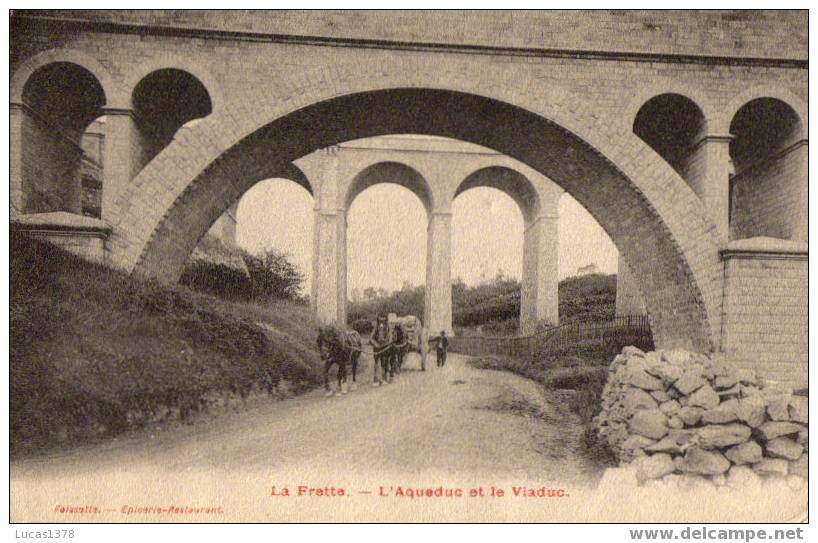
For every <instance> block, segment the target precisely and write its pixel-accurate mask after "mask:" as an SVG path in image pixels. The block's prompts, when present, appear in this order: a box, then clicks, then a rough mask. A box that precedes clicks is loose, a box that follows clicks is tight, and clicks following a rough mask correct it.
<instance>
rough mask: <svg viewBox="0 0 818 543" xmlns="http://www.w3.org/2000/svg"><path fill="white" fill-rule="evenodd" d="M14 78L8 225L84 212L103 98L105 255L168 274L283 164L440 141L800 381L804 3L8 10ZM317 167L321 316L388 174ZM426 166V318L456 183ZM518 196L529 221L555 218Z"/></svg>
mask: <svg viewBox="0 0 818 543" xmlns="http://www.w3.org/2000/svg"><path fill="white" fill-rule="evenodd" d="M11 74H12V75H11V88H10V113H11V133H10V137H11V146H10V147H11V156H10V164H11V168H10V171H11V180H10V181H11V213H12V220H15V218H16V220H23V219H22V218H21V217H23V218H24V217H25V216H26V215H31V214H37V213H42V212H55V211H62V212H69V213H70V212H76V211H77V210H78V209H79V208H78V204H77V201H78V198H77V195H76V193H77V190H76V182H75V179H76V171H77V169H78V164H79V162H80V158H81V155H82V153H81V151H80V148H79V146H78V141H79V139H80V138H81V136H82V133H83V132H84V131H85V130H86V128H87V127H88V126H89V124H90V123H92V121H94V120H95V119H97V118H99V117H101V116H105V119H106V123H105V124H106V128H105V130H106V134H105V138H106V149H105V156H104V159H103V170H104V182H103V189H102V205H101V213H102V217H101V221H102V222H101V224H102V227H104V228H107V229H109V230H110V235H109V236H108V237H107V239H106V240H105V260H106V261H107V262H108V263H109V264H110V265H112V266H116V267H119V268H122V269H124V270H127V271H130V272H133V273H138V274H144V275H148V276H153V277H157V278H159V279H161V280H163V281H167V282H174V281H175V280H176V279H177V277H178V275H179V273H180V270H181V267H182V265H183V263H184V262H185V260H186V259H187V257H188V255H189V254H190V253H191V251H192V250H193V248H194V247H195V246H196V244H197V242H198V240H199V239H200V238H201V237H202V236H203V235H204V234H205V232H207V230H208V228H210V226H211V225H212V224H213V223H214V222H215V221H216V220H217V219H218V217H219V216H220V215H222V214H223V213H224V212H225V210H227V209H228V208H229V207H230V206H231V205H232V204H233V203H234V202H236V201H237V200H238V199H239V198H240V197H241V195H242V194H243V193H244V192H245V191H246V190H247V189H248V188H250V187H251V186H253V184H255V183H256V182H258V181H260V180H262V179H267V178H270V177H288V178H293V177H295V175H294V172H293V169H294V165H293V163H294V161H296V160H298V159H299V158H301V157H305V156H306V155H309V154H310V153H313V152H315V151H316V150H318V149H329V151H327V152H330V153H331V152H332V151H331V150H332V148H333V146H335V145H337V144H338V143H341V142H345V141H349V140H354V139H359V138H365V137H373V136H380V135H387V134H421V135H437V136H445V137H449V138H454V139H459V140H463V141H466V142H470V143H474V144H477V145H481V146H483V147H487V148H490V149H493V150H495V151H497V152H499V153H501V154H503V155H507V156H508V157H511V158H513V159H515V160H516V161H519V162H520V163H522V164H525V166H526V167H527V168H529V169H530V170H532V171H534V172H537V173H538V174H540V175H541V176H544V177H545V178H547V179H548V180H550V181H551V182H553V183H555V184H556V185H558V186H559V187H560V188H561V189H562V190H565V191H566V192H568V193H569V194H571V195H572V196H573V197H574V198H575V199H576V200H577V201H578V202H579V203H580V204H582V205H583V206H584V207H585V208H586V209H587V210H588V211H589V212H590V213H591V214H592V215H593V216H594V217H595V219H596V220H597V221H598V222H599V224H600V225H601V226H602V227H603V228H604V229H605V231H606V232H607V233H608V235H609V236H610V237H611V239H612V240H613V242H614V243H615V244H616V246H617V249H618V250H619V252H620V254H621V258H622V261H623V265H625V266H626V267H627V269H628V271H629V272H630V273H631V274H632V276H633V277H634V279H635V281H636V282H637V283H638V285H639V287H640V289H641V293H642V295H643V298H644V303H645V308H646V310H647V312H648V314H649V315H650V320H651V326H652V328H653V332H654V338H655V340H656V343H657V345H658V346H659V347H662V348H667V347H677V346H678V347H688V348H693V349H697V350H704V351H713V352H717V353H723V355H724V356H725V357H726V358H727V359H728V360H730V361H731V362H734V363H735V364H738V365H743V366H750V367H754V368H756V369H758V370H760V371H762V372H763V373H764V374H766V375H770V376H772V377H774V378H783V379H788V380H791V381H798V382H805V380H806V369H807V300H806V284H807V252H808V251H807V198H806V193H807V168H806V163H807V126H808V119H807V107H806V98H807V14H806V12H805V11H783V12H775V11H773V12H746V11H726V12H723V11H708V12H704V13H696V12H681V13H680V12H643V11H640V12H622V11H620V12H604V11H593V12H558V11H550V12H519V13H516V12H499V13H488V12H473V13H466V14H463V13H455V12H397V13H392V14H384V13H378V12H319V13H314V12H313V13H308V12H276V13H272V14H270V13H261V14H259V13H254V12H247V11H242V12H206V11H205V12H202V11H199V12H188V11H158V12H144V11H114V12H96V11H59V10H52V11H48V10H46V11H36V12H26V11H15V12H14V14H13V16H12V18H11ZM191 121H194V122H191ZM183 127H184V129H182V128H183ZM180 129H181V130H180ZM304 173H305V179H303V182H305V183H307V184H309V186H310V188H311V190H312V192H313V194H314V195H315V199H316V208H317V209H316V226H317V228H316V243H315V245H316V249H315V250H316V256H317V258H316V262H320V266H321V269H320V270H319V273H318V274H317V276H316V277H317V279H316V281H317V284H316V286H315V292H316V296H317V297H318V299H319V300H320V299H321V297H322V296H323V297H325V298H326V299H327V301H326V305H322V304H323V302H320V301H319V306H321V307H322V308H323V309H321V313H320V314H321V315H323V316H324V317H326V318H329V317H330V316H331V315H336V318H337V317H340V316H341V315H342V314H343V313H342V312H341V309H340V305H341V304H339V303H338V302H337V297H336V298H335V300H336V302H335V303H333V302H332V298H333V296H337V293H338V292H339V291H340V289H338V288H334V289H330V288H326V289H325V288H324V286H323V285H324V284H325V283H329V284H331V283H332V282H333V281H334V282H335V285H336V286H337V285H338V284H340V283H342V282H343V277H344V271H343V266H341V265H340V264H339V263H340V262H341V261H342V258H341V257H339V254H338V251H339V247H343V243H339V240H342V239H343V236H344V222H343V215H344V213H343V212H344V210H345V209H346V206H347V205H348V204H349V202H350V201H351V200H350V199H349V196H350V194H354V192H355V191H356V190H358V187H363V186H367V184H369V183H373V182H377V176H376V175H374V172H373V175H372V176H367V175H364V176H363V177H361V178H360V179H357V180H353V181H349V180H340V179H338V178H337V177H336V178H335V179H333V177H332V176H331V175H326V172H324V173H315V172H309V173H308V172H304ZM404 173H406V174H407V175H406V177H405V180H406V183H409V184H413V183H414V184H413V186H415V187H418V190H420V188H419V187H420V185H419V184H418V183H417V181H411V180H410V179H411V178H412V175H411V172H404ZM426 175H427V176H428V177H425V179H426V182H427V183H426V184H427V185H428V187H425V188H424V190H427V192H426V193H425V195H424V197H423V199H424V203H425V205H426V207H427V210H428V213H429V217H430V220H429V239H430V242H429V244H430V247H432V249H431V253H432V254H431V256H432V258H430V259H429V262H428V263H427V265H428V267H429V269H430V272H429V275H428V278H429V281H430V283H427V287H428V290H429V291H430V296H431V298H432V299H431V300H429V303H428V304H427V306H428V307H430V308H431V309H430V310H431V319H432V321H433V322H435V319H441V318H443V319H445V314H444V312H445V307H446V306H447V304H450V302H446V301H445V299H446V296H447V294H446V293H447V292H448V290H449V288H450V286H449V285H448V284H447V281H448V279H449V277H448V275H447V273H446V270H445V261H446V255H447V251H448V243H449V240H448V238H447V236H448V226H447V225H448V213H449V212H450V210H449V209H448V207H447V206H448V205H449V202H450V201H451V198H452V197H453V195H454V194H455V193H456V192H457V190H458V186H457V183H456V182H455V181H453V180H452V178H451V177H449V176H450V175H451V173H450V172H429V173H428V174H426ZM346 183H349V184H348V185H347V184H346ZM470 183H474V184H480V183H481V179H480V178H479V177H478V178H477V179H474V180H472V181H470ZM469 186H471V185H469ZM504 186H505V189H508V190H509V191H510V192H512V196H513V197H514V196H515V191H516V189H514V188H512V187H517V186H520V185H519V184H515V182H513V181H508V182H507V183H504ZM350 191H351V192H350ZM520 194H522V193H517V196H516V197H517V198H519V197H520ZM44 195H48V196H49V197H48V198H44ZM518 201H521V200H519V199H518ZM522 202H523V204H524V207H523V209H524V210H528V211H524V213H528V215H526V218H527V219H531V220H533V219H536V218H537V217H538V216H539V214H540V213H542V210H541V209H539V208H538V207H537V205H536V199H535V198H528V197H526V198H523V199H522ZM532 244H533V242H532ZM533 252H534V253H537V254H540V253H541V252H542V251H533ZM527 258H528V259H530V258H531V257H527ZM537 258H539V256H537ZM339 281H340V282H339ZM427 311H428V310H427ZM441 315H442V317H441ZM437 322H442V321H440V320H439V321H437Z"/></svg>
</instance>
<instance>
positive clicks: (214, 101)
mask: <svg viewBox="0 0 818 543" xmlns="http://www.w3.org/2000/svg"><path fill="white" fill-rule="evenodd" d="M159 70H181V71H183V72H187V73H189V74H190V75H192V76H193V77H195V78H196V79H198V80H199V82H200V83H201V84H202V86H204V88H205V89H206V90H207V93H208V94H209V95H210V102H211V106H212V108H213V111H217V110H218V109H219V108H221V107H222V106H223V105H224V94H223V93H222V89H221V84H220V83H219V80H218V79H217V78H216V77H214V76H213V74H212V73H210V71H209V70H208V69H207V68H206V67H205V66H204V65H203V64H201V63H200V62H197V61H196V60H194V59H191V58H188V57H184V56H182V55H177V54H171V55H170V56H168V55H165V54H163V55H162V56H159V57H152V58H151V59H149V60H146V61H145V62H140V63H139V65H138V67H137V68H136V69H135V70H134V71H133V72H131V73H129V74H128V76H127V79H126V80H125V82H124V83H123V85H122V87H123V88H124V89H125V90H127V92H128V108H133V103H132V99H133V93H134V90H135V89H136V86H137V85H139V83H140V81H142V80H143V79H145V78H146V77H147V76H149V75H150V74H152V73H153V72H156V71H159Z"/></svg>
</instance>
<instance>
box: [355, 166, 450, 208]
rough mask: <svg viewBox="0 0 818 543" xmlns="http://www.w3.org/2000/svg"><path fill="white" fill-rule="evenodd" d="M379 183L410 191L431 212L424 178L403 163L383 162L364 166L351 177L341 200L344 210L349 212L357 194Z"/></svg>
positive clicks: (430, 195) (429, 191)
mask: <svg viewBox="0 0 818 543" xmlns="http://www.w3.org/2000/svg"><path fill="white" fill-rule="evenodd" d="M381 183H393V184H396V185H400V186H402V187H404V188H406V189H408V190H410V191H411V192H412V193H413V194H414V195H415V196H417V197H418V199H419V200H420V201H421V203H422V204H423V207H424V208H426V213H427V214H428V213H430V212H431V211H432V208H433V207H434V197H433V195H432V188H431V187H430V186H429V182H428V181H427V180H426V177H424V175H423V174H422V173H420V172H419V171H418V170H417V169H415V168H413V167H412V166H409V165H407V164H405V163H403V162H400V161H383V160H379V161H377V162H375V163H374V164H370V165H368V166H366V167H365V168H363V169H361V170H360V171H359V172H357V173H356V174H355V175H354V176H353V178H352V182H351V183H349V186H348V187H347V189H346V194H344V196H343V199H342V200H341V202H342V203H343V206H344V209H345V210H346V211H349V210H350V208H351V207H352V203H353V202H354V201H355V198H357V197H358V195H359V194H361V193H362V192H363V191H365V190H366V189H368V188H369V187H372V186H375V185H378V184H381Z"/></svg>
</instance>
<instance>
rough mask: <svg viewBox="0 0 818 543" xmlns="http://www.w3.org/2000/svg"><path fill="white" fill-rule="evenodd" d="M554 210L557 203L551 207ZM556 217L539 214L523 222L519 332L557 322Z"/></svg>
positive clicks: (526, 332) (557, 248) (557, 263)
mask: <svg viewBox="0 0 818 543" xmlns="http://www.w3.org/2000/svg"><path fill="white" fill-rule="evenodd" d="M552 210H556V205H554V206H553V207H552ZM558 274H559V217H558V216H557V215H556V214H555V213H554V211H551V214H547V215H540V216H538V217H535V218H534V219H532V220H531V221H529V222H528V223H527V224H526V225H525V232H524V233H523V280H522V286H521V292H520V332H522V333H523V334H531V333H533V332H534V331H535V330H536V328H537V325H538V324H539V323H548V324H550V325H552V326H556V325H557V324H559V292H558V291H559V280H558Z"/></svg>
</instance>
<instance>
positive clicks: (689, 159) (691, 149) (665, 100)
mask: <svg viewBox="0 0 818 543" xmlns="http://www.w3.org/2000/svg"><path fill="white" fill-rule="evenodd" d="M704 125H705V118H704V113H702V110H701V108H699V106H698V105H696V103H695V102H694V101H693V100H691V99H690V98H687V97H686V96H682V95H681V94H674V93H666V94H660V95H659V96H654V97H653V98H651V99H650V100H648V101H647V102H645V103H644V105H642V107H641V108H640V109H639V111H638V113H637V114H636V118H635V119H634V121H633V132H634V134H636V135H637V136H639V137H640V138H641V139H642V141H644V142H645V143H647V144H648V145H650V146H651V148H652V149H653V150H654V151H656V152H657V153H658V154H659V156H661V157H662V158H664V159H665V161H666V162H667V163H668V164H670V165H671V167H673V169H674V170H676V172H677V173H678V174H679V175H680V176H682V178H684V179H685V181H687V182H688V184H690V185H691V187H693V189H694V190H696V187H697V186H698V183H697V181H698V179H697V177H698V175H699V172H698V171H697V170H696V166H697V164H696V160H695V158H696V148H695V147H696V144H697V143H698V142H699V141H700V140H701V139H702V137H703V136H704ZM697 193H698V191H697Z"/></svg>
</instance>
